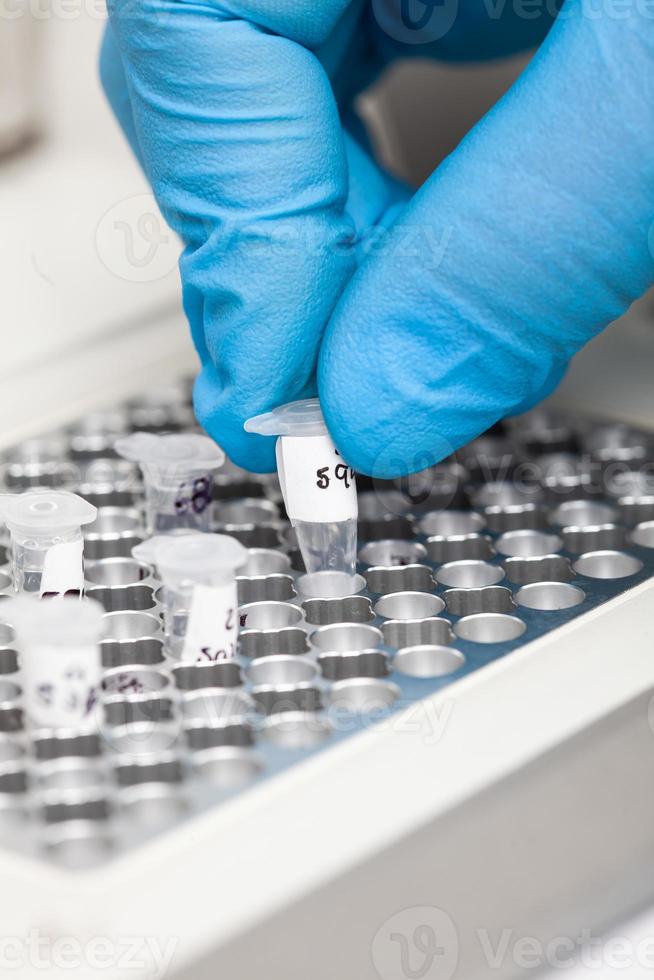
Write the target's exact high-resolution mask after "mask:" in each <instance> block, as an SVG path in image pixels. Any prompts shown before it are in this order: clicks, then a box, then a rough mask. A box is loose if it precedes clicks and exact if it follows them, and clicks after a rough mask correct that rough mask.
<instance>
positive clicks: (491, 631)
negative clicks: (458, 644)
mask: <svg viewBox="0 0 654 980" xmlns="http://www.w3.org/2000/svg"><path fill="white" fill-rule="evenodd" d="M526 628H527V627H526V625H525V623H523V622H522V620H521V619H518V618H517V617H515V616H504V615H501V614H496V613H482V614H480V615H475V616H466V617H465V618H464V619H461V620H459V622H458V623H456V624H455V626H454V632H455V633H456V635H457V636H458V637H459V638H460V639H462V640H469V641H470V642H471V643H510V642H511V641H512V640H517V639H518V638H519V637H520V636H522V634H523V633H524V632H525V630H526Z"/></svg>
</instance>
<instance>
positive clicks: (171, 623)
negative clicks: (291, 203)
mask: <svg viewBox="0 0 654 980" xmlns="http://www.w3.org/2000/svg"><path fill="white" fill-rule="evenodd" d="M132 554H133V555H134V557H135V558H137V559H138V560H139V561H145V562H148V563H149V564H152V565H156V566H157V569H158V571H159V575H160V576H161V578H162V580H163V583H164V620H165V627H166V643H167V647H168V651H169V653H170V654H171V656H173V657H175V658H176V659H181V660H191V661H194V662H202V663H204V662H212V661H217V660H226V659H229V658H231V657H234V656H236V644H237V640H238V627H239V618H238V597H237V587H236V570H237V569H238V568H240V567H241V566H242V565H244V564H245V562H246V560H247V551H246V550H245V548H244V547H243V545H241V544H240V543H239V542H238V541H236V540H235V538H230V537H227V535H223V534H198V533H193V532H190V533H188V534H177V535H169V536H159V537H155V538H150V540H149V541H144V542H143V543H142V544H139V545H137V546H136V547H135V548H133V549H132Z"/></svg>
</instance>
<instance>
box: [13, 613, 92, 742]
mask: <svg viewBox="0 0 654 980" xmlns="http://www.w3.org/2000/svg"><path fill="white" fill-rule="evenodd" d="M103 614H104V609H103V608H102V606H101V605H100V603H99V602H95V601H94V600H93V599H82V600H76V599H70V598H64V599H62V600H61V601H59V602H39V601H38V600H37V599H36V598H34V597H30V596H27V595H20V596H16V597H14V598H12V599H9V600H8V601H7V602H5V603H3V606H2V616H3V619H5V620H6V621H7V622H8V623H9V624H10V625H11V626H13V628H14V629H15V630H16V634H17V645H18V648H19V650H20V655H21V684H22V687H23V692H24V699H25V710H26V713H27V717H28V719H29V721H30V723H31V724H33V725H35V726H43V727H47V728H77V727H79V726H85V725H87V724H88V725H93V724H94V717H93V712H94V708H95V704H96V700H97V695H98V690H99V685H100V679H101V675H102V664H101V657H100V637H101V635H102V625H103Z"/></svg>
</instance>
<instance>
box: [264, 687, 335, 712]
mask: <svg viewBox="0 0 654 980" xmlns="http://www.w3.org/2000/svg"><path fill="white" fill-rule="evenodd" d="M252 697H253V698H254V700H255V701H256V703H257V704H258V705H259V707H260V708H261V710H262V711H264V712H265V713H266V714H267V715H274V714H279V713H281V712H286V711H303V712H304V711H319V710H320V709H321V708H322V706H323V694H322V691H321V690H320V688H319V687H316V686H314V685H312V684H298V685H297V686H293V685H291V684H288V685H278V686H275V687H273V686H262V687H257V688H255V689H254V690H253V691H252Z"/></svg>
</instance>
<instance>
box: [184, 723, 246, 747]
mask: <svg viewBox="0 0 654 980" xmlns="http://www.w3.org/2000/svg"><path fill="white" fill-rule="evenodd" d="M254 741H255V736H254V730H253V728H252V727H251V726H250V725H248V724H246V723H243V722H241V723H239V722H234V723H231V722H227V723H226V724H224V725H203V724H201V723H196V724H191V725H188V726H187V728H186V742H187V744H188V747H189V749H190V750H191V751H192V752H200V751H202V750H203V749H216V748H222V747H223V746H237V747H241V748H248V747H250V746H252V745H254Z"/></svg>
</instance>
